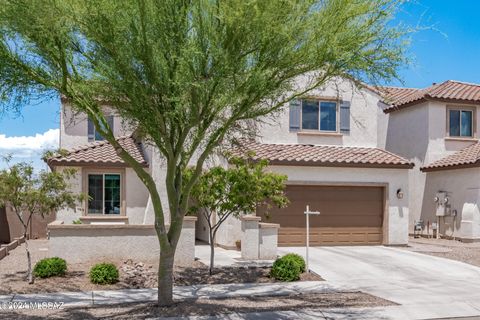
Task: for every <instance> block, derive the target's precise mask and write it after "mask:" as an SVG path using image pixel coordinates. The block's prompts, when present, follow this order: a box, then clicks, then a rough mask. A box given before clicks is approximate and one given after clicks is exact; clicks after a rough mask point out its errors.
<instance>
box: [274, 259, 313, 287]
mask: <svg viewBox="0 0 480 320" xmlns="http://www.w3.org/2000/svg"><path fill="white" fill-rule="evenodd" d="M300 258H301V257H300ZM298 260H299V259H298V258H297V257H293V256H291V255H285V256H283V257H281V258H278V259H277V260H275V262H274V263H273V266H272V270H271V271H270V276H271V277H273V278H275V279H277V280H280V281H297V280H298V279H300V273H302V271H301V270H302V269H301V265H300V263H299V261H298ZM302 261H303V259H302ZM303 268H304V269H305V267H303Z"/></svg>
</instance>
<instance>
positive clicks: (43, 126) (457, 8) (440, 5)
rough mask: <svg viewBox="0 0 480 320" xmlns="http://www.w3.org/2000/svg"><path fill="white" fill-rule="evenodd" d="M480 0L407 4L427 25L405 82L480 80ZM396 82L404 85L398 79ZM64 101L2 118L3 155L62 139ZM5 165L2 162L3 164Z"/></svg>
mask: <svg viewBox="0 0 480 320" xmlns="http://www.w3.org/2000/svg"><path fill="white" fill-rule="evenodd" d="M478 12H480V1H475V0H456V1H450V0H414V1H412V2H410V3H407V4H405V5H404V6H403V8H402V10H401V12H400V13H399V15H398V17H397V20H398V21H399V22H400V21H402V22H404V23H406V24H408V25H410V26H417V25H419V26H421V27H425V28H426V29H425V30H423V31H418V32H416V33H415V34H414V35H413V36H412V44H411V47H410V49H409V55H410V56H411V57H412V58H413V64H412V65H411V66H409V67H408V68H405V69H403V70H401V77H402V79H403V85H405V86H408V87H426V86H429V85H431V84H432V83H433V82H442V81H445V80H448V79H453V80H461V81H466V82H475V83H480V61H479V60H478V58H479V57H480V31H479V30H480V19H478ZM395 85H402V84H401V83H395ZM59 108H60V101H59V100H58V99H54V100H51V101H46V102H43V103H41V104H37V105H31V106H27V107H25V108H24V110H23V112H22V115H21V116H20V117H19V116H15V115H7V116H3V117H1V118H0V155H1V154H5V153H11V154H13V155H14V156H15V159H14V160H16V161H17V160H28V161H34V164H35V166H36V167H44V165H43V163H42V162H41V161H40V160H39V155H40V154H41V152H42V151H43V150H44V149H47V148H54V147H55V146H56V145H57V144H58V142H57V141H58V140H57V139H58V128H59ZM0 167H1V164H0Z"/></svg>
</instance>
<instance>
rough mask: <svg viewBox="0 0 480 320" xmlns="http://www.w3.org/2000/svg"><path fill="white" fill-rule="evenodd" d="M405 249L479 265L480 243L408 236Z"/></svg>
mask: <svg viewBox="0 0 480 320" xmlns="http://www.w3.org/2000/svg"><path fill="white" fill-rule="evenodd" d="M404 249H405V250H410V251H414V252H419V253H424V254H428V255H432V256H437V257H442V258H447V259H452V260H457V261H461V262H465V263H468V264H472V265H474V266H478V267H480V243H478V242H477V243H464V242H460V241H457V240H447V239H428V238H410V239H409V244H408V247H405V248H404Z"/></svg>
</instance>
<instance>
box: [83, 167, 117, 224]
mask: <svg viewBox="0 0 480 320" xmlns="http://www.w3.org/2000/svg"><path fill="white" fill-rule="evenodd" d="M107 174H108V175H118V176H119V178H120V213H118V214H106V213H105V175H107ZM100 175H101V176H102V179H103V182H102V187H103V190H102V213H93V212H90V208H89V206H88V201H89V199H88V198H87V203H86V207H87V210H86V212H87V215H92V216H100V215H102V216H113V217H115V216H122V215H124V214H123V205H122V200H123V197H122V193H123V192H124V190H123V177H122V173H121V172H88V173H87V181H86V186H87V190H86V191H87V192H86V193H87V196H88V193H89V189H88V188H89V180H90V176H100Z"/></svg>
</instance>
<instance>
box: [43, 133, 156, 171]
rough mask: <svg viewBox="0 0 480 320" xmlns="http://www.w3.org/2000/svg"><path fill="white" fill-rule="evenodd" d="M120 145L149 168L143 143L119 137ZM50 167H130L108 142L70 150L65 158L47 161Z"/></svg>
mask: <svg viewBox="0 0 480 320" xmlns="http://www.w3.org/2000/svg"><path fill="white" fill-rule="evenodd" d="M117 141H118V142H119V143H120V145H121V146H122V147H123V148H124V149H125V150H126V151H127V152H128V153H129V154H130V155H131V156H132V157H133V158H134V159H135V160H137V161H138V162H139V163H141V164H142V165H143V166H145V167H146V166H148V163H147V161H146V160H145V156H144V154H143V150H142V146H141V143H139V142H136V141H135V140H134V139H133V138H132V137H119V138H118V139H117ZM47 163H48V165H49V166H57V165H63V166H65V165H66V166H74V165H90V164H93V165H103V166H105V165H109V166H121V167H128V165H127V164H126V163H125V162H124V161H123V160H122V159H121V158H120V157H119V156H118V155H117V153H116V152H115V150H114V148H113V146H112V145H111V144H110V143H109V142H108V141H98V142H92V143H89V144H87V145H85V146H82V147H78V148H75V149H72V150H69V151H68V153H67V154H66V155H64V156H61V155H59V156H54V157H51V158H49V159H47Z"/></svg>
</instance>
